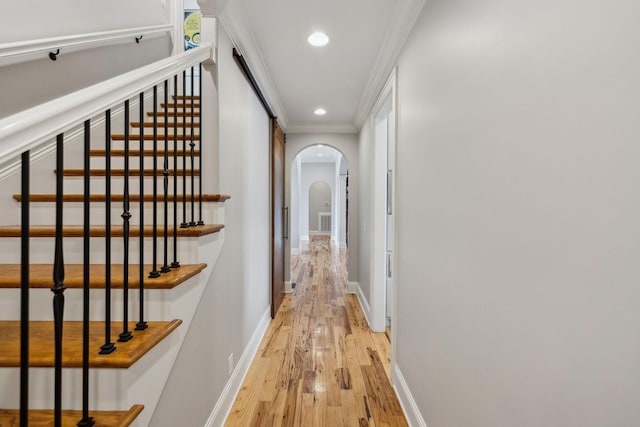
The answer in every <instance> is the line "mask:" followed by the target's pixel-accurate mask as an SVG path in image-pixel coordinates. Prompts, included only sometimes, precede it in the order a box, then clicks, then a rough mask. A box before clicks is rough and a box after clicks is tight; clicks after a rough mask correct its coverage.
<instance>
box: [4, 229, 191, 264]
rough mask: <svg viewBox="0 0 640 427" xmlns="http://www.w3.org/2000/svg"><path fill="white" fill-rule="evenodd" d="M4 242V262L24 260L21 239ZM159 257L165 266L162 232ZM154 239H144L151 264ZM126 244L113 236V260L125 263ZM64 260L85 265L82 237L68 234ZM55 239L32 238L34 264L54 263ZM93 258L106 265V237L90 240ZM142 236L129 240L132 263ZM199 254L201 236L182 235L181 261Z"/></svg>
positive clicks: (159, 237) (159, 261)
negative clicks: (21, 254) (21, 256)
mask: <svg viewBox="0 0 640 427" xmlns="http://www.w3.org/2000/svg"><path fill="white" fill-rule="evenodd" d="M2 242H3V244H1V245H0V263H7V264H12V263H13V264H15V263H19V262H20V251H19V250H17V249H16V248H19V247H20V238H18V237H10V238H4V239H2ZM157 242H158V243H157V249H158V250H157V253H156V254H157V255H156V256H157V260H158V264H159V265H162V261H163V257H164V241H163V239H162V234H161V233H158V241H157ZM168 243H169V246H168V254H169V262H171V261H173V240H172V239H169V241H168ZM152 244H153V239H152V238H151V237H148V238H145V239H144V249H145V259H144V262H145V263H151V262H152V259H153V252H152ZM123 246H124V241H123V238H122V237H113V238H112V239H111V262H112V263H113V264H122V262H123ZM63 247H64V249H63V250H64V262H65V263H67V264H81V263H82V262H83V260H84V250H83V239H82V238H79V237H67V238H65V239H64V241H63ZM53 249H54V238H52V237H42V238H35V239H31V241H30V254H31V255H30V256H31V260H30V261H31V263H32V264H42V263H44V264H51V263H53V255H54V251H53ZM90 252H91V255H90V260H91V263H92V264H102V263H104V262H105V238H104V237H93V238H91V242H90ZM139 252H140V251H139V238H138V237H132V238H130V241H129V262H130V263H138V260H139V257H138V255H139ZM198 260H199V256H198V238H197V237H182V238H179V239H178V261H179V262H181V263H188V264H193V263H196V262H199V261H198Z"/></svg>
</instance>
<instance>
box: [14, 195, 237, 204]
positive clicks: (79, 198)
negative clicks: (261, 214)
mask: <svg viewBox="0 0 640 427" xmlns="http://www.w3.org/2000/svg"><path fill="white" fill-rule="evenodd" d="M230 198H231V196H229V195H227V194H203V195H202V197H201V199H202V201H203V202H225V201H227V200H229V199H230ZM13 199H14V200H16V201H17V202H21V201H22V196H21V195H20V194H14V195H13ZM106 199H107V196H106V195H104V194H91V195H90V196H89V200H90V201H91V202H104V201H106ZM173 199H174V197H173V194H169V196H168V197H167V201H169V202H173ZM183 199H184V196H183V195H182V194H178V198H177V201H178V202H182V200H183ZM29 200H30V201H31V203H45V202H47V203H53V202H55V201H56V195H55V194H31V196H29ZM63 200H64V201H65V202H69V203H74V202H75V203H81V202H84V195H83V194H65V195H64V196H63ZM123 200H124V196H123V195H122V194H112V195H111V201H112V202H122V201H123ZM186 200H187V202H190V201H191V195H190V194H187V197H186ZM195 200H196V201H198V197H197V196H196V198H195ZM129 201H130V202H132V203H134V202H139V201H140V195H139V194H130V195H129ZM144 201H145V202H152V201H153V194H145V195H144ZM158 202H164V197H163V195H162V194H159V195H158Z"/></svg>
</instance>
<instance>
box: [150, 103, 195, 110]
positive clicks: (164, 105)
mask: <svg viewBox="0 0 640 427" xmlns="http://www.w3.org/2000/svg"><path fill="white" fill-rule="evenodd" d="M191 104H193V108H200V103H199V102H196V103H191V102H178V105H177V108H179V109H180V108H182V107H183V106H184V107H186V108H187V109H190V108H191ZM167 106H168V108H170V109H172V108H175V107H174V105H173V102H170V103H168V104H165V103H164V102H163V103H161V104H160V107H162V108H167Z"/></svg>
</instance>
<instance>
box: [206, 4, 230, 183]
mask: <svg viewBox="0 0 640 427" xmlns="http://www.w3.org/2000/svg"><path fill="white" fill-rule="evenodd" d="M227 1H228V0H198V5H199V6H200V13H201V21H200V42H201V43H207V42H210V43H212V45H213V48H212V49H211V55H210V57H209V59H208V60H206V61H204V62H203V63H202V75H201V79H202V80H201V85H202V87H201V91H202V92H201V100H200V114H201V117H200V124H201V129H200V132H201V134H200V147H199V148H200V152H201V153H202V155H201V157H200V161H201V162H202V163H201V168H200V169H201V177H200V179H201V180H202V192H203V193H218V192H219V191H220V189H219V185H218V182H219V174H218V170H219V167H218V88H217V86H218V77H217V75H218V73H217V67H218V65H217V64H218V61H219V59H220V58H219V57H218V24H217V17H219V16H220V15H221V13H222V11H223V10H224V8H225V6H226V5H227ZM220 55H228V56H229V57H231V52H220ZM204 171H206V174H202V172H204Z"/></svg>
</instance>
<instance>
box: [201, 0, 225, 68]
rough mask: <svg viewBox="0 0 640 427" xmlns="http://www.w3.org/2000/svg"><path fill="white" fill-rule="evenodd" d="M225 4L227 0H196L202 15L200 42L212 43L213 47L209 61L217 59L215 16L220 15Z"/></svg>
mask: <svg viewBox="0 0 640 427" xmlns="http://www.w3.org/2000/svg"><path fill="white" fill-rule="evenodd" d="M226 4H227V0H198V6H200V13H201V15H202V18H201V21H200V40H201V42H211V43H213V49H212V52H211V59H210V61H211V62H216V60H217V57H216V54H217V50H218V32H217V30H218V26H217V25H218V24H217V17H218V16H220V14H221V13H222V10H223V9H224V7H225V6H226Z"/></svg>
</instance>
